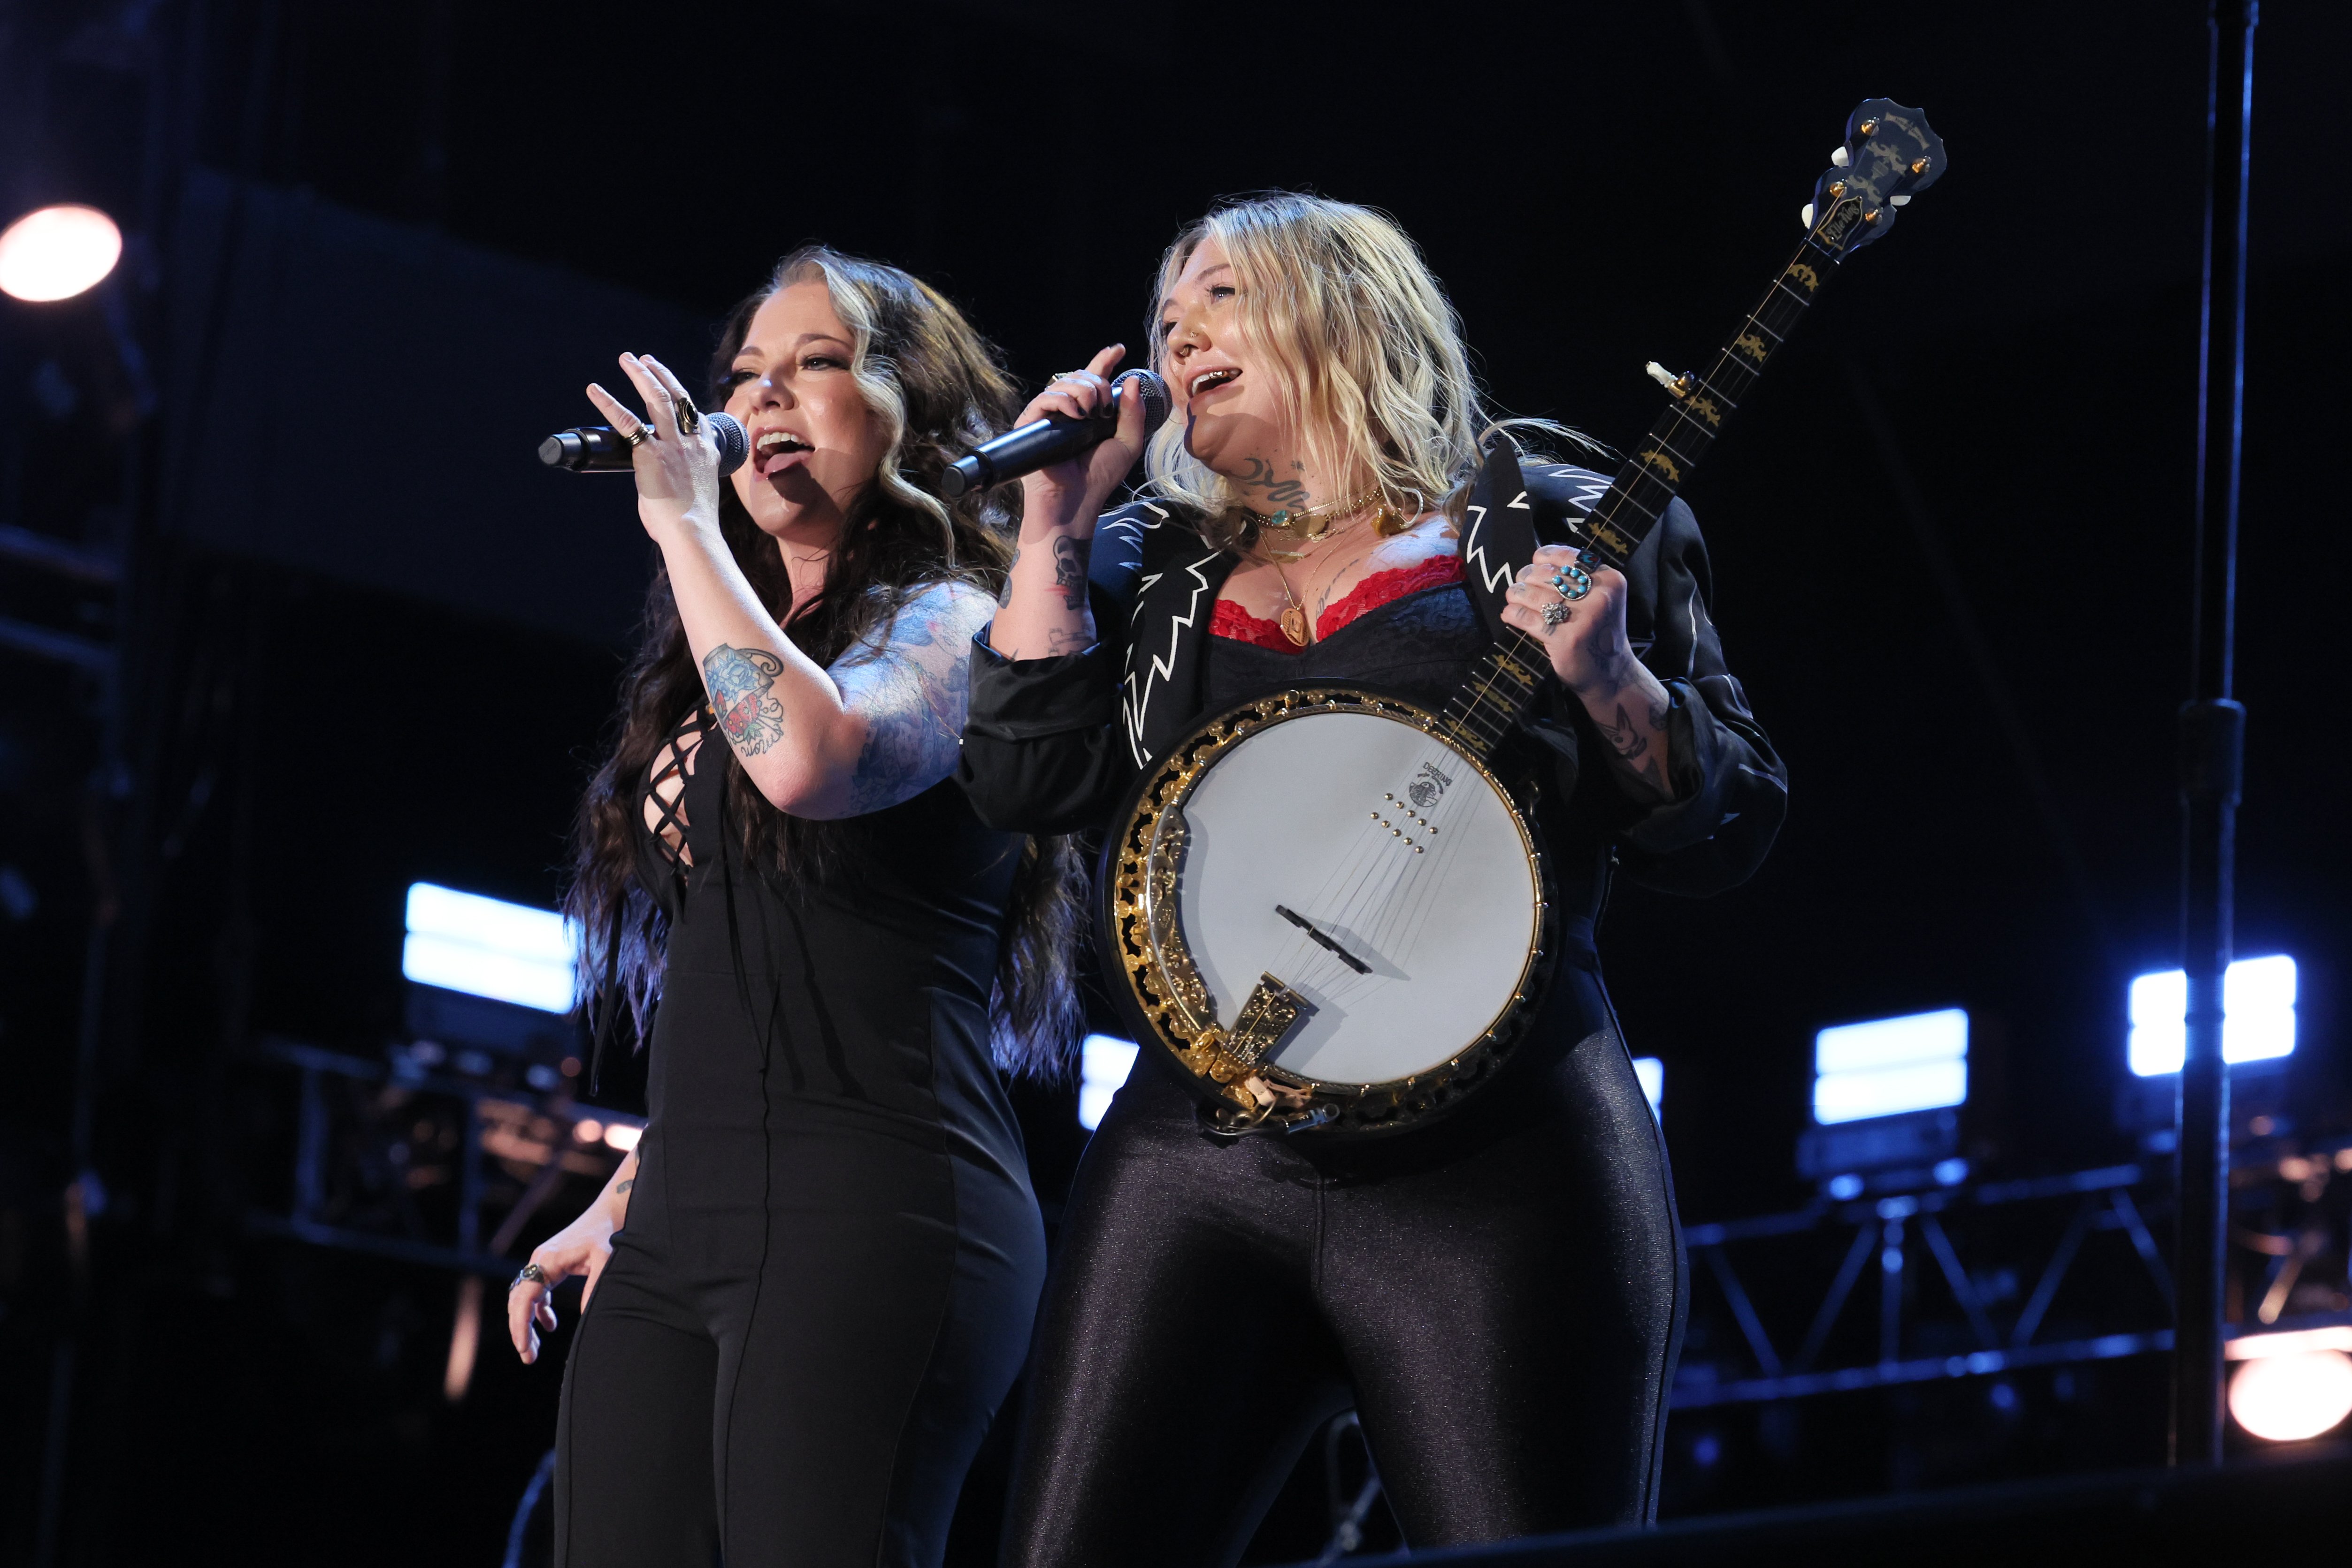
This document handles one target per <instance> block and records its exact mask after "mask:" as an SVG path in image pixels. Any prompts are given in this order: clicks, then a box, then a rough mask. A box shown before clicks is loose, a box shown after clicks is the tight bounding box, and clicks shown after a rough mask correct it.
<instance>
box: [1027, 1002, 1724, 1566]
mask: <svg viewBox="0 0 2352 1568" xmlns="http://www.w3.org/2000/svg"><path fill="white" fill-rule="evenodd" d="M1563 979H1564V981H1565V983H1564V984H1563V985H1562V986H1560V987H1559V990H1561V991H1564V992H1570V993H1572V994H1571V995H1570V996H1567V997H1556V998H1555V1007H1554V1008H1553V1009H1550V1010H1551V1011H1552V1012H1553V1013H1554V1014H1555V1016H1557V1015H1559V1014H1563V1013H1564V1014H1568V1015H1569V1018H1570V1020H1571V1021H1586V1020H1592V1019H1595V1018H1596V1017H1597V1018H1598V1019H1601V1020H1605V1019H1607V1017H1608V1013H1607V1001H1606V998H1604V997H1602V996H1601V992H1600V986H1599V982H1598V980H1597V979H1595V978H1592V977H1588V976H1585V975H1582V974H1576V975H1573V976H1568V977H1563ZM1579 992H1581V993H1583V994H1581V995H1575V994H1573V993H1579ZM1570 1038H1574V1037H1570ZM1684 1295H1685V1291H1684V1265H1683V1253H1682V1243H1681V1234H1680V1230H1679V1228H1678V1225H1677V1222H1676V1219H1675V1206H1674V1193H1673V1187H1672V1182H1671V1178H1670V1176H1669V1175H1668V1173H1667V1169H1666V1164H1665V1157H1664V1145H1662V1143H1661V1142H1660V1139H1659V1136H1658V1132H1657V1126H1656V1123H1655V1122H1654V1119H1653V1118H1652V1116H1651V1114H1650V1110H1649V1106H1648V1105H1647V1103H1645V1102H1644V1101H1643V1097H1642V1092H1641V1087H1640V1085H1639V1083H1638V1082H1636V1081H1635V1079H1634V1077H1633V1067H1632V1064H1631V1062H1630V1061H1628V1059H1627V1057H1626V1053H1625V1051H1624V1048H1623V1046H1622V1044H1620V1043H1619V1040H1618V1037H1617V1035H1616V1033H1615V1031H1614V1030H1613V1028H1609V1027H1603V1028H1601V1029H1596V1030H1592V1031H1591V1032H1589V1033H1587V1034H1586V1035H1584V1036H1583V1037H1582V1038H1581V1039H1580V1040H1579V1042H1578V1043H1577V1044H1576V1045H1575V1046H1574V1047H1573V1048H1572V1049H1570V1050H1569V1051H1566V1052H1565V1053H1564V1054H1559V1055H1558V1056H1557V1057H1556V1059H1555V1060H1553V1061H1549V1062H1539V1061H1521V1062H1516V1063H1514V1064H1513V1067H1512V1069H1511V1070H1510V1071H1508V1072H1507V1075H1506V1076H1505V1078H1504V1079H1502V1080H1501V1081H1498V1082H1495V1083H1493V1084H1490V1085H1488V1086H1487V1087H1486V1089H1484V1090H1482V1091H1481V1092H1480V1096H1479V1099H1478V1100H1477V1101H1476V1102H1474V1103H1471V1104H1469V1105H1465V1107H1464V1109H1463V1110H1462V1111H1461V1112H1459V1113H1456V1114H1455V1115H1454V1117H1453V1118H1451V1119H1449V1120H1448V1121H1446V1122H1444V1123H1442V1124H1438V1125H1436V1126H1433V1127H1432V1128H1429V1129H1427V1130H1425V1131H1422V1132H1416V1133H1412V1134H1406V1135H1404V1136H1402V1137H1401V1138H1397V1139H1394V1140H1392V1141H1389V1142H1386V1143H1362V1144H1357V1145H1351V1146H1348V1147H1344V1148H1343V1147H1336V1146H1335V1147H1331V1148H1315V1147H1312V1146H1310V1145H1307V1144H1305V1143H1301V1142H1284V1141H1279V1140H1277V1139H1275V1138H1271V1137H1247V1138H1243V1139H1240V1140H1237V1141H1224V1140H1221V1139H1217V1138H1214V1137H1212V1136H1210V1135H1209V1134H1205V1133H1204V1132H1203V1131H1202V1128H1201V1126H1200V1124H1199V1122H1198V1121H1197V1119H1196V1118H1195V1116H1194V1114H1193V1112H1192V1101H1191V1100H1190V1098H1189V1097H1188V1096H1187V1095H1186V1094H1185V1092H1184V1091H1183V1090H1182V1089H1181V1087H1180V1086H1179V1085H1177V1084H1176V1083H1175V1082H1173V1081H1172V1079H1171V1078H1170V1077H1169V1075H1168V1074H1167V1073H1166V1072H1164V1071H1160V1070H1158V1069H1156V1068H1155V1067H1154V1066H1153V1065H1152V1064H1150V1063H1149V1062H1145V1063H1139V1065H1138V1068H1137V1071H1136V1072H1135V1075H1134V1077H1133V1079H1132V1080H1131V1081H1130V1082H1129V1084H1128V1086H1127V1087H1126V1088H1125V1089H1124V1090H1122V1091H1121V1092H1120V1093H1119V1095H1118V1099H1117V1101H1116V1102H1115V1103H1113V1105H1112V1107H1111V1109H1110V1111H1109V1113H1108V1114H1107V1115H1106V1116H1105V1117H1104V1120H1103V1124H1102V1126H1101V1128H1100V1129H1099V1130H1098V1131H1097V1133H1096V1134H1095V1138H1094V1142H1093V1143H1092V1145H1090V1146H1089V1147H1088V1149H1087V1155H1086V1158H1085V1162H1084V1164H1083V1165H1082V1166H1080V1168H1079V1173H1078V1178H1077V1184H1076V1188H1075V1190H1074V1191H1073V1193H1072V1196H1071V1200H1070V1206H1069V1208H1068V1211H1067V1216H1066V1220H1065V1223H1064V1227H1063V1233H1062V1238H1061V1243H1060V1249H1059V1255H1058V1257H1057V1258H1056V1260H1055V1266H1054V1271H1053V1274H1052V1276H1051V1278H1050V1280H1049V1281H1048V1284H1047V1287H1046V1294H1045V1306H1044V1309H1043V1316H1042V1319H1041V1321H1040V1324H1039V1331H1038V1342H1037V1346H1036V1349H1035V1352H1034V1364H1033V1372H1032V1377H1033V1386H1032V1392H1031V1394H1030V1398H1029V1407H1028V1411H1027V1415H1026V1417H1025V1420H1024V1428H1023V1433H1022V1438H1021V1447H1020V1456H1019V1458H1018V1460H1017V1466H1016V1469H1015V1474H1014V1481H1013V1506H1012V1513H1011V1516H1010V1518H1009V1519H1008V1521H1007V1525H1006V1531H1007V1534H1006V1552H1005V1556H1004V1562H1005V1563H1006V1564H1007V1568H1114V1565H1116V1568H1146V1565H1150V1564H1161V1563H1164V1564H1168V1565H1170V1568H1202V1565H1203V1564H1209V1563H1231V1562H1233V1561H1234V1559H1235V1558H1236V1557H1237V1556H1238V1554H1239V1553H1240V1552H1241V1551H1242V1549H1243V1548H1244V1546H1245V1545H1246V1544H1247V1543H1248V1540H1249V1537H1250V1534H1251V1532H1252V1531H1254V1530H1255V1527H1256V1524H1257V1521H1258V1520H1259V1519H1260V1518H1261V1517H1262V1516H1263V1514H1264V1513H1265V1509H1266V1508H1267V1506H1268V1505H1269V1504H1270V1503H1271V1502H1272V1500H1273V1498H1274V1495H1275V1493H1276V1490H1279V1488H1280V1486H1281V1484H1282V1482H1283V1480H1284V1479H1285V1478H1286V1476H1287V1475H1288V1474H1289V1471H1290V1469H1291V1468H1292V1466H1293V1465H1294V1464H1295V1463H1296V1462H1297V1458H1298V1456H1299V1454H1300V1452H1301V1450H1302V1449H1303V1448H1304V1446H1305V1444H1306V1442H1307V1438H1308V1437H1310V1436H1311V1435H1312V1433H1313V1432H1314V1430H1315V1428H1316V1427H1318V1425H1319V1424H1320V1423H1321V1422H1322V1421H1324V1420H1325V1419H1327V1418H1328V1417H1329V1416H1332V1415H1334V1414H1336V1413H1338V1412H1339V1410H1341V1409H1344V1408H1346V1407H1347V1406H1349V1405H1352V1406H1354V1407H1355V1408H1356V1409H1357V1411H1358V1412H1359V1413H1360V1416H1361V1418H1362V1421H1363V1430H1364V1436H1365V1438H1366V1440H1367V1442H1368V1443H1369V1444H1370V1448H1371V1452H1372V1457H1373V1459H1374V1462H1375V1463H1376V1464H1377V1465H1378V1466H1379V1468H1380V1473H1381V1481H1382V1484H1383V1486H1384V1487H1385V1489H1386V1491H1387V1494H1388V1500H1389V1505H1390V1507H1391V1509H1392V1510H1393V1511H1395V1513H1396V1516H1397V1520H1398V1521H1399V1523H1400V1524H1402V1527H1403V1530H1404V1534H1405V1539H1406V1541H1407V1542H1408V1544H1410V1545H1412V1546H1413V1547H1416V1548H1420V1547H1429V1546H1438V1545H1449V1544H1457V1543H1466V1542H1487V1541H1499V1540H1505V1539H1508V1538H1510V1537H1514V1536H1520V1535H1528V1534H1536V1533H1540V1532H1545V1531H1563V1530H1574V1529H1580V1528H1587V1527H1592V1526H1603V1525H1612V1524H1633V1523H1639V1522H1643V1521H1646V1520H1648V1519H1650V1518H1652V1517H1653V1516H1654V1512H1655V1509H1656V1500H1655V1499H1656V1477H1657V1469H1658V1456H1659V1453H1660V1438H1661V1435H1662V1431H1663V1428H1664V1416H1665V1396H1666V1391H1667V1385H1668V1383H1669V1381H1670V1380H1671V1377H1672V1375H1673V1363H1674V1357H1675V1350H1676V1347H1677V1343H1678V1341H1679V1338H1680V1330H1681V1322H1682V1313H1683V1303H1684Z"/></svg>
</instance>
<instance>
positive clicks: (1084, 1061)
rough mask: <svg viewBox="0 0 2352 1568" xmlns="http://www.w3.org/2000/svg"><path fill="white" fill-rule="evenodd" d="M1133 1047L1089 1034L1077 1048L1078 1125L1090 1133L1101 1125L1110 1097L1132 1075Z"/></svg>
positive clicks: (1119, 1041) (1131, 1043)
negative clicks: (1084, 1041) (1130, 1073)
mask: <svg viewBox="0 0 2352 1568" xmlns="http://www.w3.org/2000/svg"><path fill="white" fill-rule="evenodd" d="M1135 1058H1136V1046H1135V1041H1133V1040H1120V1039H1118V1037H1116V1036H1114V1035H1108V1034H1090V1035H1088V1036H1087V1039H1086V1043H1085V1044H1083V1045H1081V1046H1080V1047H1078V1125H1079V1126H1081V1127H1084V1128H1085V1129H1086V1130H1087V1131H1088V1132H1089V1133H1091V1132H1093V1131H1094V1130H1095V1129H1096V1128H1097V1127H1098V1126H1100V1125H1101V1124H1102V1119H1103V1113H1104V1112H1106V1111H1108V1110H1109V1109H1110V1097H1111V1096H1112V1095H1114V1094H1116V1093H1118V1086H1119V1085H1120V1084H1122V1083H1124V1082H1127V1075H1128V1074H1129V1072H1132V1071H1135Z"/></svg>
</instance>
